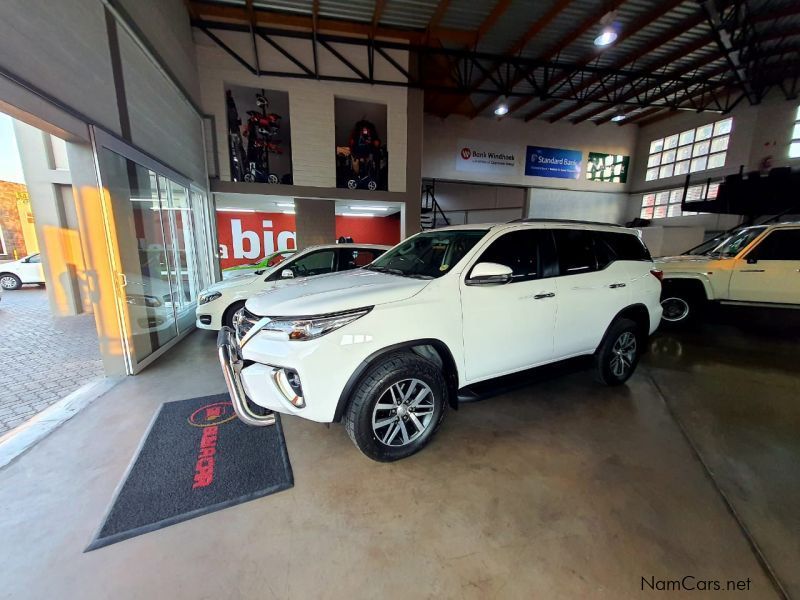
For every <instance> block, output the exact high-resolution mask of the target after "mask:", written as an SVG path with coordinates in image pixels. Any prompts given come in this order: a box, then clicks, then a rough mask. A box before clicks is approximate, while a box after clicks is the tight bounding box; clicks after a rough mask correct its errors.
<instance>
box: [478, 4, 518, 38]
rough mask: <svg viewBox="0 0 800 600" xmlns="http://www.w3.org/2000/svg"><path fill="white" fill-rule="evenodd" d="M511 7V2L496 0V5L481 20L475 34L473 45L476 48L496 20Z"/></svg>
mask: <svg viewBox="0 0 800 600" xmlns="http://www.w3.org/2000/svg"><path fill="white" fill-rule="evenodd" d="M510 5H511V0H497V4H495V5H494V7H492V10H491V11H490V12H489V14H488V15H486V18H485V19H484V20H483V23H481V24H480V26H479V27H478V30H477V31H476V32H475V42H474V45H475V46H477V45H478V43H479V42H480V41H481V40H482V39H483V37H484V36H485V35H486V34H487V33H489V31H490V30H491V29H492V27H494V26H495V24H496V23H497V20H498V19H499V18H500V17H502V16H503V14H504V13H505V12H506V11H507V10H508V7H509V6H510Z"/></svg>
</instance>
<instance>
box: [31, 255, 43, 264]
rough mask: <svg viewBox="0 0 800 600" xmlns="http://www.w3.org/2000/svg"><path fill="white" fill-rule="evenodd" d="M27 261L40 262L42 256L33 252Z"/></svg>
mask: <svg viewBox="0 0 800 600" xmlns="http://www.w3.org/2000/svg"><path fill="white" fill-rule="evenodd" d="M28 262H29V263H40V262H42V256H41V254H34V255H33V256H31V257H30V258H29V259H28Z"/></svg>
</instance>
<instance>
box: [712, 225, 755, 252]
mask: <svg viewBox="0 0 800 600" xmlns="http://www.w3.org/2000/svg"><path fill="white" fill-rule="evenodd" d="M764 229H765V228H764V227H748V228H747V229H742V230H741V231H739V232H738V233H736V234H734V235H732V236H731V237H729V238H728V239H727V240H725V241H724V242H723V243H721V244H720V245H719V246H717V247H716V248H715V249H714V251H713V252H711V253H710V254H712V255H717V256H726V257H731V256H736V255H737V254H739V252H741V251H742V250H744V249H745V248H746V247H747V246H748V245H749V244H750V242H752V241H753V240H754V239H756V238H757V237H758V236H759V235H761V234H762V233H764Z"/></svg>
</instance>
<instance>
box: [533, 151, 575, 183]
mask: <svg viewBox="0 0 800 600" xmlns="http://www.w3.org/2000/svg"><path fill="white" fill-rule="evenodd" d="M582 160H583V153H582V152H581V151H580V150H564V149H563V148H544V147H542V146H528V151H527V152H526V154H525V175H531V176H533V177H557V178H559V179H578V178H579V177H580V175H581V161H582Z"/></svg>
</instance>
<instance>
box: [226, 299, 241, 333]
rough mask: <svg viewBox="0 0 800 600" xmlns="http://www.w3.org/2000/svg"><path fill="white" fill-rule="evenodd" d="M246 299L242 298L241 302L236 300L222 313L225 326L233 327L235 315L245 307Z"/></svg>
mask: <svg viewBox="0 0 800 600" xmlns="http://www.w3.org/2000/svg"><path fill="white" fill-rule="evenodd" d="M244 305H245V301H244V300H240V301H239V302H234V303H233V304H231V305H230V306H229V307H228V308H226V309H225V312H224V313H222V324H223V325H224V326H225V327H230V328H231V329H233V315H235V314H236V313H237V312H238V311H239V310H240V309H242V308H244Z"/></svg>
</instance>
